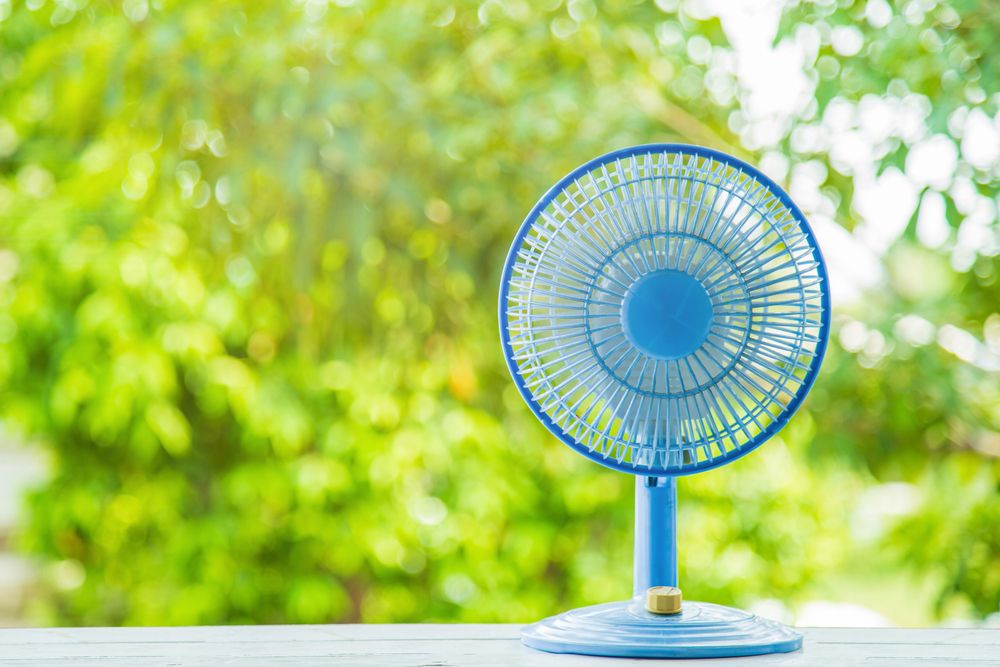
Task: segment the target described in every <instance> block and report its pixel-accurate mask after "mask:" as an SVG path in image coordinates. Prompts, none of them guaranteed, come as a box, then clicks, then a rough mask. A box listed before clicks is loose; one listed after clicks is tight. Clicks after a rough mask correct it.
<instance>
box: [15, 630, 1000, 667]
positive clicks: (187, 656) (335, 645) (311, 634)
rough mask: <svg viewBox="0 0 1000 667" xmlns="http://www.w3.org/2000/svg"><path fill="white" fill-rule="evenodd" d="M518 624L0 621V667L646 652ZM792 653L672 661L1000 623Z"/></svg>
mask: <svg viewBox="0 0 1000 667" xmlns="http://www.w3.org/2000/svg"><path fill="white" fill-rule="evenodd" d="M519 630H520V626H518V625H285V626H281V625H275V626H221V627H193V628H37V629H22V628H11V629H2V630H0V667H11V666H12V665H27V666H31V667H40V666H41V665H55V666H59V665H65V666H69V665H73V666H74V667H91V666H94V667H124V666H125V665H129V666H130V667H146V666H150V665H185V666H193V667H199V666H203V665H211V666H212V667H219V666H222V665H240V666H241V667H258V666H264V665H266V666H268V667H270V666H272V665H282V666H286V667H302V666H305V665H324V666H326V665H355V666H357V667H366V666H372V667H374V666H376V665H378V666H393V667H396V666H405V667H410V666H421V667H443V666H446V665H462V666H465V667H473V666H476V665H523V666H526V667H533V666H538V667H543V666H544V667H557V666H566V665H585V666H588V665H589V666H591V667H599V666H602V665H606V666H607V667H612V666H617V665H624V664H636V663H645V664H647V665H648V664H649V663H650V662H652V661H648V660H642V661H639V660H630V659H621V658H594V657H584V656H578V655H553V654H550V653H542V652H540V651H533V650H531V649H528V648H525V647H523V646H521V643H520V641H519V639H518V637H519V635H518V631H519ZM801 631H802V633H803V634H804V635H805V645H804V646H803V648H802V650H800V651H795V652H794V653H785V654H778V655H767V656H757V657H752V658H727V659H718V660H671V661H669V662H670V663H671V664H672V665H698V667H710V666H716V667H717V666H718V665H728V666H730V667H735V666H737V665H740V666H742V665H747V666H760V667H764V666H768V665H782V666H792V665H801V666H803V667H814V666H818V665H823V666H824V667H826V666H831V667H832V666H834V665H836V666H837V667H841V666H843V665H868V666H871V667H896V666H897V665H927V666H931V665H948V666H952V667H953V666H956V665H975V666H976V667H984V666H986V665H996V666H1000V630H972V629H940V628H939V629H931V630H904V629H892V630H885V629H849V628H837V629H822V628H803V629H801Z"/></svg>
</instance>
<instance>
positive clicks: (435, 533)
mask: <svg viewBox="0 0 1000 667" xmlns="http://www.w3.org/2000/svg"><path fill="white" fill-rule="evenodd" d="M717 4H718V6H716V5H715V4H712V3H708V2H685V3H683V5H681V4H679V3H677V2H671V1H670V0H659V1H658V2H657V3H656V4H651V3H644V4H643V3H640V4H635V3H631V2H625V1H618V2H613V1H609V2H603V3H599V4H595V3H593V2H591V1H590V0H572V1H571V2H569V3H568V4H566V5H563V4H562V3H560V2H559V1H558V0H555V1H552V2H544V3H541V4H540V5H537V6H536V5H535V4H534V3H527V2H518V1H516V0H507V1H504V2H501V1H500V0H487V1H486V2H484V3H481V4H480V3H451V4H448V3H445V2H434V1H431V0H407V1H406V2H394V3H383V2H367V1H364V0H360V1H358V2H351V1H340V2H335V3H327V2H326V1H325V0H308V1H307V2H304V3H301V2H281V3H246V2H237V1H230V2H206V1H202V2H188V1H183V0H178V1H170V0H163V1H155V2H152V3H149V2H147V0H125V1H124V2H123V3H120V4H119V3H107V2H103V3H96V2H95V3H89V4H88V3H87V2H86V0H60V1H59V2H57V3H45V1H44V0H31V1H30V2H28V3H26V4H25V5H19V6H17V7H12V5H11V4H10V3H9V2H0V49H2V51H0V58H2V60H0V157H2V158H3V162H0V230H2V231H0V245H2V250H0V281H2V286H0V414H2V419H3V423H4V425H5V427H6V428H7V429H8V430H12V431H17V432H20V433H21V434H23V437H25V438H27V439H30V440H33V441H37V442H38V443H39V445H40V446H41V447H44V448H45V449H46V450H48V451H51V452H52V455H53V460H54V474H53V478H52V480H51V481H50V482H49V483H48V485H47V486H46V487H45V488H43V489H40V490H39V491H38V493H36V494H35V495H34V496H33V497H32V499H31V521H30V524H29V526H28V527H27V528H26V530H25V532H24V534H23V536H22V537H21V546H22V548H24V549H26V550H28V551H29V552H31V553H35V554H38V555H39V556H41V557H43V558H45V559H47V560H48V561H49V562H50V563H51V564H52V566H51V568H50V569H49V572H50V582H49V583H50V585H49V586H48V588H47V593H46V595H44V596H41V597H39V598H38V599H37V600H36V601H34V603H33V604H34V607H33V609H32V613H33V614H34V620H35V621H38V622H47V623H68V624H78V623H83V624H119V623H127V624H181V623H251V622H271V623H273V622H324V621H350V620H364V621H418V620H479V621H528V620H533V619H535V618H538V617H540V616H542V615H545V614H548V613H552V612H554V611H556V610H558V609H562V608H567V607H569V606H572V605H580V604H587V603H594V602H600V601H605V600H608V599H614V598H621V597H622V596H625V595H627V594H628V591H629V590H630V575H631V557H630V553H631V539H630V533H631V520H632V509H631V507H632V496H631V482H632V480H631V478H630V477H628V476H625V475H620V474H617V473H613V472H610V471H607V470H604V469H602V468H600V467H599V466H596V465H594V464H592V463H588V462H585V461H584V460H583V459H582V457H579V456H576V455H575V454H573V453H572V452H571V451H570V450H569V449H568V448H565V447H563V446H562V445H560V444H558V443H556V442H555V441H554V439H553V438H551V437H550V436H549V435H548V434H547V433H546V432H545V431H544V429H543V428H542V427H541V426H540V425H539V424H537V423H536V422H535V420H534V419H533V418H532V417H531V415H530V413H529V412H528V411H527V409H526V407H525V406H524V405H523V404H522V402H521V399H520V397H519V396H518V395H517V393H516V391H514V390H513V388H512V387H511V385H510V381H509V378H508V377H507V374H506V369H505V368H504V365H503V362H502V359H501V355H500V350H499V344H498V334H497V330H496V324H497V323H496V316H495V312H496V308H495V306H496V296H495V294H496V287H497V281H498V277H499V267H500V265H501V263H502V261H503V256H504V254H505V251H506V247H507V245H508V243H509V241H510V239H511V237H512V234H513V232H514V230H515V229H516V227H517V225H518V224H519V222H520V220H521V218H522V217H523V215H524V214H525V212H526V211H528V210H529V208H530V207H531V205H532V204H533V203H534V202H535V200H537V198H538V197H539V196H540V195H541V194H542V193H543V192H544V190H545V189H546V188H547V187H548V185H549V184H551V183H554V182H555V181H556V180H558V178H560V177H561V176H562V175H563V174H564V173H566V172H568V171H569V170H571V169H572V168H573V167H575V166H577V165H578V164H580V163H582V162H584V161H585V160H587V159H589V158H591V157H593V156H595V155H598V154H600V153H603V152H605V151H607V150H611V149H614V148H619V147H622V146H627V145H631V144H636V143H646V142H652V141H683V142H694V143H700V144H705V145H711V146H713V147H716V148H720V149H721V150H726V151H729V152H733V153H737V154H739V155H741V156H744V157H748V159H753V160H754V161H759V162H760V164H761V165H762V167H763V168H765V169H766V170H767V171H768V172H769V173H771V174H772V175H773V176H774V177H775V178H777V179H778V180H780V181H783V182H786V183H787V184H788V186H789V189H790V191H791V193H792V195H793V198H795V199H796V201H797V202H799V203H800V204H801V205H802V207H803V209H804V210H806V211H807V213H808V214H809V216H810V220H811V221H812V222H813V224H814V225H815V227H816V229H817V232H818V233H820V239H821V242H822V243H823V245H824V249H828V253H829V254H830V259H831V264H832V268H833V269H834V281H835V284H834V288H835V290H838V289H839V290H842V292H841V293H840V294H839V297H838V299H839V301H838V303H839V304H840V305H839V311H838V312H839V319H838V325H837V328H836V332H835V337H836V339H837V341H836V342H837V344H835V345H833V346H831V348H832V349H831V351H830V354H829V358H828V360H827V363H826V366H825V372H824V375H823V376H822V377H821V378H820V380H819V382H818V383H817V388H816V390H815V391H814V392H813V394H812V396H811V398H810V399H809V401H807V404H806V406H805V407H804V408H803V409H802V411H801V412H800V414H799V415H797V416H796V418H795V419H794V420H793V422H792V423H791V424H790V426H789V428H788V429H787V430H786V431H785V432H784V433H783V434H782V436H781V437H780V438H776V439H775V441H773V442H772V443H769V444H768V445H767V446H766V447H763V448H762V449H761V450H759V453H755V454H754V455H752V456H750V457H747V459H746V460H743V461H741V462H739V463H737V464H734V465H732V466H727V467H726V468H724V469H721V470H718V471H713V472H711V473H706V474H704V475H699V476H698V477H696V478H692V479H685V480H684V481H683V482H682V485H681V493H682V495H683V498H684V501H683V503H682V506H683V511H682V516H681V522H682V525H681V530H682V535H681V545H682V547H681V549H682V551H681V561H682V567H683V570H682V578H683V580H684V582H685V584H684V585H685V592H686V594H687V595H690V596H691V597H694V598H701V599H706V600H711V601H715V602H720V603H739V604H749V603H751V602H753V601H754V600H756V599H759V598H765V597H778V598H783V599H785V600H787V601H789V602H790V603H793V604H794V603H795V602H796V601H800V600H804V599H807V598H808V596H809V595H810V593H811V591H813V590H815V585H816V584H817V582H822V581H824V578H825V577H829V576H830V575H831V574H834V573H837V572H840V571H842V570H843V569H844V567H845V565H846V564H848V563H854V562H856V561H857V559H858V554H859V553H861V550H862V549H863V548H864V545H863V544H862V543H861V542H860V541H857V542H852V541H851V539H850V534H851V531H850V529H851V528H852V526H853V525H854V524H855V523H857V516H862V517H864V516H869V515H871V514H872V513H873V512H874V513H875V514H877V515H878V516H879V517H883V518H886V517H888V519H890V520H891V519H892V516H893V515H894V514H893V511H892V508H889V509H890V511H883V510H885V508H884V507H881V506H879V505H878V503H874V504H871V506H869V504H866V503H868V501H870V500H871V499H872V498H876V496H872V494H871V493H869V492H868V491H864V489H866V488H867V487H870V486H872V485H873V484H876V483H879V482H907V483H914V484H918V485H919V488H920V489H922V491H923V494H924V496H923V497H924V498H925V502H924V504H923V506H922V508H916V509H913V510H912V512H911V513H910V514H909V515H908V518H907V519H906V520H905V521H904V522H903V523H901V524H899V528H898V532H897V533H893V534H888V533H880V535H883V537H881V538H879V539H888V540H890V542H891V543H892V544H893V545H895V547H896V552H897V553H898V556H897V558H898V560H897V561H896V562H900V563H913V564H914V567H918V568H922V570H921V571H927V572H933V573H936V574H940V575H941V576H944V577H946V579H947V589H946V590H945V591H944V592H943V593H942V609H944V602H947V597H948V596H952V595H954V594H959V595H961V596H964V598H965V599H968V600H969V601H971V603H972V604H973V605H975V607H976V609H978V611H979V612H980V613H987V612H989V611H992V610H995V608H996V603H997V594H998V591H1000V579H998V577H1000V574H998V572H997V570H996V565H995V564H996V563H997V562H1000V544H998V543H997V542H996V538H995V537H994V534H995V533H996V530H995V526H996V521H997V517H996V513H995V510H994V509H993V506H994V505H995V501H996V499H997V486H998V479H1000V464H998V463H997V458H998V455H1000V448H998V446H997V444H996V443H997V442H1000V434H998V433H997V431H998V430H1000V423H998V420H1000V411H998V410H997V409H996V406H997V404H998V392H997V391H996V390H995V388H994V385H995V379H996V376H995V372H996V370H997V369H998V368H1000V363H998V362H997V361H996V360H997V359H998V358H1000V357H997V355H998V354H1000V315H996V314H994V311H995V310H996V305H995V304H997V303H998V299H997V298H996V297H997V295H996V294H995V293H994V291H995V290H996V289H997V287H996V284H997V283H996V275H997V267H996V262H995V259H994V255H995V254H996V251H997V250H998V249H1000V246H998V245H997V242H996V239H995V236H993V234H994V231H993V230H994V227H993V224H994V222H995V218H996V215H995V213H996V207H995V203H994V204H990V203H986V202H993V201H994V200H993V199H992V197H993V195H994V181H995V176H996V174H997V172H996V171H995V170H996V169H997V166H996V161H997V158H998V157H1000V155H997V153H1000V139H996V137H995V133H996V130H995V129H993V128H994V125H993V121H992V120H991V118H992V117H993V116H995V114H996V107H997V102H998V101H1000V98H997V97H990V96H989V95H990V94H993V93H995V92H996V90H995V89H996V88H997V84H996V75H995V74H993V73H992V72H993V70H992V64H991V63H992V62H993V60H992V58H993V57H994V56H993V53H994V51H991V48H992V43H993V41H994V40H993V39H992V37H990V31H991V30H993V26H994V22H993V21H992V18H991V15H989V14H987V13H982V12H980V11H979V10H978V8H977V6H976V5H975V3H971V2H970V3H967V6H963V5H960V4H956V5H954V6H949V5H942V6H940V7H938V6H936V5H935V4H934V3H933V2H928V1H918V0H909V1H908V2H905V3H902V2H901V3H898V4H897V5H890V4H888V3H886V2H884V1H883V0H869V2H868V3H867V5H866V4H864V3H861V2H857V3H853V4H851V3H849V2H843V1H841V2H834V1H832V0H831V1H829V2H823V3H820V2H815V3H803V4H800V5H792V6H789V7H787V8H785V9H784V10H782V9H781V8H780V7H779V6H778V5H774V6H771V5H767V4H763V5H761V6H759V7H751V8H750V9H748V10H746V12H745V13H742V14H741V11H743V10H742V9H739V8H737V9H736V10H734V9H733V8H732V7H731V6H730V5H731V4H732V3H717ZM727 8H728V9H727ZM782 11H783V12H784V13H783V14H782ZM966 17H967V18H966ZM983 118H986V121H985V125H984V124H983V120H982V119H983ZM983 128H985V129H983ZM983 132H985V133H986V134H985V135H983V136H986V139H985V140H984V139H982V138H981V137H980V136H979V135H977V134H976V133H979V134H982V133H983ZM990 132H993V133H994V134H990ZM933 133H937V134H933ZM963 133H964V134H963ZM967 137H972V138H967ZM959 139H960V140H961V146H960V148H959V146H958V145H957V144H956V140H959ZM990 142H993V143H990ZM994 144H996V146H995V147H994ZM984 147H985V148H984ZM866 151H867V152H866ZM935 151H936V152H935ZM989 151H993V152H992V153H991V152H989ZM914 155H916V156H917V157H913V156H914ZM920 155H923V156H924V157H923V158H920ZM949 156H951V157H950V158H949ZM991 156H992V157H991ZM949 159H950V160H951V162H948V160H949ZM942 164H944V165H945V167H950V173H945V172H948V168H945V169H942V168H941V165H942ZM923 188H927V190H926V193H924V194H923V195H922V198H920V197H921V194H920V192H921V190H922V189H923ZM939 192H941V193H943V194H937V193H939ZM918 200H919V202H921V203H920V204H919V212H918V209H917V202H918ZM887 202H888V203H887ZM991 205H992V209H991V208H990V206H991ZM925 211H926V212H925ZM990 211H992V217H991V213H990ZM928 221H929V222H928ZM941 221H945V222H944V226H943V227H942V224H941ZM969 221H972V222H971V223H970V222H969ZM838 223H839V224H838ZM960 223H961V225H960ZM956 228H957V230H956ZM848 230H850V231H848ZM963 230H966V231H963ZM845 258H846V259H845ZM838 281H839V282H838ZM980 331H982V336H983V338H982V339H980V337H979V333H980ZM984 341H985V342H984ZM874 488H878V487H874ZM907 488H910V487H907ZM913 488H916V487H913ZM951 499H954V500H955V502H954V503H953V504H946V503H945V501H946V500H951ZM880 512H881V514H879V513H880ZM896 514H899V512H896ZM889 527H891V525H890V526H889ZM991 527H992V528H993V530H991ZM854 533H855V535H856V534H857V530H854ZM886 535H888V536H887V537H886ZM914 540H920V541H921V543H919V544H918V543H917V542H916V541H914ZM958 543H960V544H961V548H955V545H956V544H958ZM990 568H992V569H990Z"/></svg>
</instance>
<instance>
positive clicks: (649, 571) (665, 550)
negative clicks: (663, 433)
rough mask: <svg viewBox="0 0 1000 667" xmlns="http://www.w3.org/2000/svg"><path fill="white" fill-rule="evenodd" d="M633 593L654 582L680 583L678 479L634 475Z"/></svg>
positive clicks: (640, 592) (639, 594)
mask: <svg viewBox="0 0 1000 667" xmlns="http://www.w3.org/2000/svg"><path fill="white" fill-rule="evenodd" d="M634 553H635V555H634V560H633V574H632V597H641V598H642V599H643V600H645V598H646V590H647V589H649V588H652V587H653V586H674V587H676V586H677V583H678V582H677V480H676V478H674V477H645V476H639V475H637V476H636V478H635V546H634Z"/></svg>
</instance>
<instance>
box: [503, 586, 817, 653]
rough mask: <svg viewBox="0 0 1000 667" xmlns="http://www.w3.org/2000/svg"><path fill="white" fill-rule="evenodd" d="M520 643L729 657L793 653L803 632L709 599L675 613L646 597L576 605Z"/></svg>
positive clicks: (565, 649) (557, 649)
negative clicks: (653, 609)
mask: <svg viewBox="0 0 1000 667" xmlns="http://www.w3.org/2000/svg"><path fill="white" fill-rule="evenodd" d="M521 642H523V643H524V645H525V646H528V647H530V648H534V649H539V650H541V651H548V652H549V653H579V654H583V655H603V656H611V657H622V658H729V657H735V656H742V655H762V654H765V653H788V652H789V651H794V650H796V649H799V648H802V635H801V634H799V633H798V632H795V631H794V630H792V629H790V628H787V627H785V626H784V625H782V624H781V623H778V622H777V621H771V620H768V619H765V618H761V617H759V616H755V615H754V614H751V613H750V612H747V611H742V610H740V609H733V608H732V607H723V606H720V605H715V604H708V603H704V602H687V601H685V602H684V607H683V609H682V610H681V613H679V614H675V615H673V616H661V615H657V614H651V613H650V612H648V611H646V610H645V608H644V606H643V599H641V598H635V599H633V600H626V601H624V602H609V603H607V604H599V605H594V606H592V607H582V608H580V609H572V610H570V611H567V612H565V613H563V614H559V615H558V616H552V617H550V618H546V619H545V620H543V621H539V622H537V623H532V624H531V625H527V626H525V627H524V628H522V629H521Z"/></svg>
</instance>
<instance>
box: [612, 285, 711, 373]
mask: <svg viewBox="0 0 1000 667" xmlns="http://www.w3.org/2000/svg"><path fill="white" fill-rule="evenodd" d="M713 318H714V309H713V307H712V299H711V297H710V296H709V295H708V291H707V290H706V289H705V287H704V286H703V285H702V284H701V283H700V282H699V281H698V279H697V278H695V277H694V276H692V275H690V274H688V273H685V272H683V271H678V270H676V269H661V270H659V271H653V272H650V273H647V274H646V275H644V276H643V277H642V278H640V279H639V280H637V281H636V282H635V283H634V284H633V285H632V286H631V287H630V288H629V290H628V293H627V294H626V295H625V299H624V301H623V302H622V329H623V330H624V332H625V337H626V338H628V340H629V342H630V343H632V345H634V346H635V347H636V348H638V349H639V350H640V351H642V352H643V353H644V354H645V355H646V356H648V357H652V358H653V359H661V360H665V361H672V360H675V359H683V358H684V357H686V356H688V355H689V354H691V353H692V352H694V351H695V350H697V349H698V348H699V347H701V346H702V345H703V344H704V343H705V339H706V338H708V332H709V331H711V329H712V322H713Z"/></svg>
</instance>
